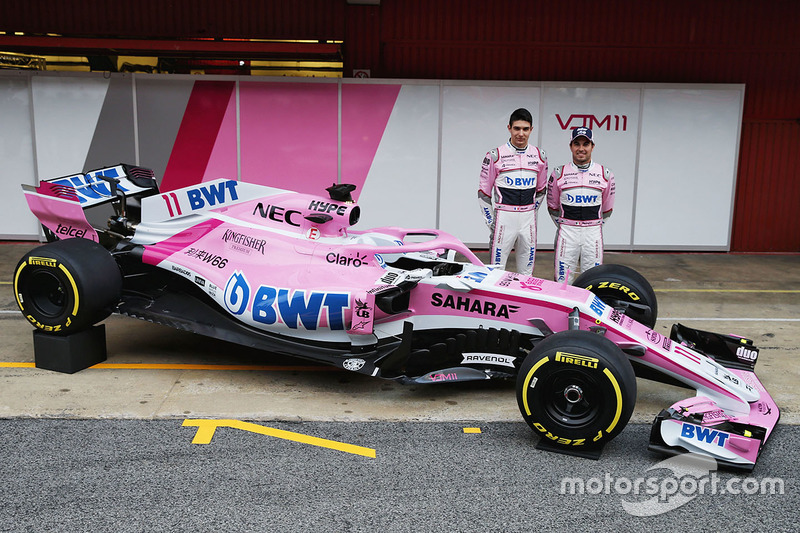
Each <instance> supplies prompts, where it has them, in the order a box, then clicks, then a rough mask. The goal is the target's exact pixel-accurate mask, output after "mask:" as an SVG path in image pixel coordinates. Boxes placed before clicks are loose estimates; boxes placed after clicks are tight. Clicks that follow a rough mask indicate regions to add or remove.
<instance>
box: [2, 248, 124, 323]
mask: <svg viewBox="0 0 800 533" xmlns="http://www.w3.org/2000/svg"><path fill="white" fill-rule="evenodd" d="M121 291H122V274H121V273H120V270H119V267H118V266H117V263H116V261H115V260H114V258H113V257H111V254H110V253H108V251H107V250H106V249H105V248H103V247H102V246H100V245H99V244H97V243H96V242H94V241H90V240H87V239H67V240H63V241H55V242H52V243H48V244H45V245H43V246H39V247H38V248H34V249H33V250H31V251H30V252H28V253H27V254H25V256H23V257H22V259H20V261H19V263H18V264H17V268H16V270H15V271H14V294H15V295H16V298H17V305H18V306H19V309H20V311H22V314H23V315H25V318H27V319H28V321H29V322H30V323H31V324H33V325H34V326H35V327H36V328H38V329H40V330H42V331H46V332H48V333H53V334H55V335H68V334H70V333H77V332H78V331H81V330H84V329H86V328H89V327H91V326H92V325H94V324H96V323H97V322H99V321H101V320H103V319H104V318H106V317H107V316H108V315H110V314H111V312H112V311H113V309H114V308H115V307H116V305H117V303H118V302H119V299H120V294H121Z"/></svg>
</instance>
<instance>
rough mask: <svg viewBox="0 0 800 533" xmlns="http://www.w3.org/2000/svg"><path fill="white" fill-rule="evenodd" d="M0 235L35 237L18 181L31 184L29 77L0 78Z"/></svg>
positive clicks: (33, 222) (36, 226) (33, 221)
mask: <svg viewBox="0 0 800 533" xmlns="http://www.w3.org/2000/svg"><path fill="white" fill-rule="evenodd" d="M0 117H2V120H0V176H1V177H2V182H1V183H2V189H1V190H0V238H3V239H27V238H29V239H36V238H38V235H39V223H38V221H37V220H36V218H35V217H34V216H33V215H32V214H31V213H30V211H29V210H28V204H27V203H26V202H25V196H24V195H23V194H22V187H20V185H21V184H23V183H25V184H28V185H34V184H35V183H36V176H35V175H34V164H33V163H34V161H33V133H32V131H31V99H30V79H29V78H23V77H19V78H0Z"/></svg>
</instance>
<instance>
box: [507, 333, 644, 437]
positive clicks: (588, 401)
mask: <svg viewBox="0 0 800 533" xmlns="http://www.w3.org/2000/svg"><path fill="white" fill-rule="evenodd" d="M517 403H518V404H519V409H520V412H521V413H522V417H523V418H524V419H525V422H527V423H528V425H529V426H530V427H531V428H532V429H533V431H534V432H535V433H536V434H538V435H539V436H540V437H541V438H542V439H547V441H549V443H550V444H555V445H561V446H565V447H569V448H571V449H574V450H575V451H576V452H579V451H580V450H589V449H592V448H597V447H599V446H601V445H602V444H605V443H607V442H608V441H610V440H611V439H613V438H614V437H615V436H616V435H617V434H618V433H619V432H620V431H622V429H623V428H624V427H625V425H626V424H627V423H628V420H629V419H630V417H631V413H632V412H633V407H634V405H635V404H636V377H635V375H634V372H633V367H631V364H630V363H629V362H628V360H627V358H626V357H625V355H624V354H623V353H622V351H621V350H620V349H619V348H618V347H617V345H616V344H614V343H613V342H611V341H610V340H608V339H606V338H605V337H603V336H601V335H598V334H597V333H592V332H589V331H581V330H573V331H564V332H561V333H555V334H553V335H551V336H550V337H548V338H546V339H544V340H543V341H541V342H540V343H539V344H537V345H536V346H535V347H534V348H533V350H531V352H530V353H529V354H528V356H527V357H526V358H525V360H524V361H523V363H522V366H521V367H520V372H519V375H518V377H517Z"/></svg>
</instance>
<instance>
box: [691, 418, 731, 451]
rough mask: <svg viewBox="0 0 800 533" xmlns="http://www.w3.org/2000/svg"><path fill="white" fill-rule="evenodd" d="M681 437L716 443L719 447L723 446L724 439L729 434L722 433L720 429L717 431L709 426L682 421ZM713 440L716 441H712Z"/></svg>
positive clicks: (726, 438)
mask: <svg viewBox="0 0 800 533" xmlns="http://www.w3.org/2000/svg"><path fill="white" fill-rule="evenodd" d="M681 437H683V438H686V439H694V440H696V441H698V442H706V443H708V444H716V445H717V446H719V447H720V448H724V447H725V441H726V440H728V437H730V434H728V433H723V432H722V431H717V430H715V429H711V428H706V427H702V426H695V425H694V424H686V423H684V424H683V427H682V428H681ZM715 440H716V442H714V441H715Z"/></svg>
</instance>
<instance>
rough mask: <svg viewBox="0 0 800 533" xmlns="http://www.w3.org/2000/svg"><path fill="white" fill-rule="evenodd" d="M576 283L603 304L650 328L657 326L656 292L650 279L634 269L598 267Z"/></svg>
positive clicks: (621, 266) (620, 266) (607, 265)
mask: <svg viewBox="0 0 800 533" xmlns="http://www.w3.org/2000/svg"><path fill="white" fill-rule="evenodd" d="M572 284H573V285H574V286H575V287H581V288H583V289H587V290H590V291H592V292H593V293H595V294H596V295H597V297H598V298H600V299H601V300H602V301H603V303H605V304H606V305H609V306H611V307H613V308H614V309H619V310H621V311H622V312H623V313H624V314H625V315H627V316H629V317H631V318H632V319H634V320H636V321H637V322H639V323H640V324H644V325H645V326H647V327H649V328H652V327H654V326H655V325H656V319H657V318H658V302H657V300H656V293H655V291H653V287H652V286H651V285H650V283H649V282H648V281H647V279H645V277H644V276H642V275H641V274H639V273H638V272H636V271H635V270H634V269H632V268H630V267H627V266H625V265H615V264H603V265H598V266H596V267H593V268H590V269H589V270H587V271H586V272H584V273H582V274H581V275H580V276H578V278H577V279H576V280H575V281H574V282H573V283H572Z"/></svg>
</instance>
